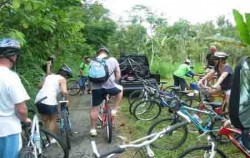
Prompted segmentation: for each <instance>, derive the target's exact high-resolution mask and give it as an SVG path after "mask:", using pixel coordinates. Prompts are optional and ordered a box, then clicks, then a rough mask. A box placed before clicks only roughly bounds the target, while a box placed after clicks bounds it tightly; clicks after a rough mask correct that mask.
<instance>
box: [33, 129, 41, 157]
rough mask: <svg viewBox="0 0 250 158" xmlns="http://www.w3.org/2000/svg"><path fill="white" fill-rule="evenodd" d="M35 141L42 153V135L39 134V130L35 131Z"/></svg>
mask: <svg viewBox="0 0 250 158" xmlns="http://www.w3.org/2000/svg"><path fill="white" fill-rule="evenodd" d="M33 141H34V144H35V146H36V148H37V149H39V153H40V150H41V138H40V135H39V133H38V132H35V133H34V137H33Z"/></svg>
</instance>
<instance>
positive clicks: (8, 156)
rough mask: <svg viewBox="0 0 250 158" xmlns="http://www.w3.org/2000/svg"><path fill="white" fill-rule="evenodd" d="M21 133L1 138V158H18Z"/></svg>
mask: <svg viewBox="0 0 250 158" xmlns="http://www.w3.org/2000/svg"><path fill="white" fill-rule="evenodd" d="M19 143H20V142H19V133H18V134H13V135H9V136H6V137H0V158H18V151H19Z"/></svg>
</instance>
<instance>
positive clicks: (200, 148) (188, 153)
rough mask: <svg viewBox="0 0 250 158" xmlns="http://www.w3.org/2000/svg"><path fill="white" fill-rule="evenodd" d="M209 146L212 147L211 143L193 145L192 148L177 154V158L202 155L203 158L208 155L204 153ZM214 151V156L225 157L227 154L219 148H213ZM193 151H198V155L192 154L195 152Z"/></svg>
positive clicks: (199, 157)
mask: <svg viewBox="0 0 250 158" xmlns="http://www.w3.org/2000/svg"><path fill="white" fill-rule="evenodd" d="M211 148H212V146H211V145H204V146H198V147H193V148H190V149H188V150H186V151H184V152H183V153H182V154H181V155H180V156H179V158H189V157H190V158H201V157H202V156H203V157H204V158H208V157H209V155H207V154H209V153H206V152H208V151H209V150H210V149H211ZM202 151H203V152H202ZM215 151H216V155H215V157H214V158H227V156H226V155H225V154H224V152H223V151H221V150H220V149H218V148H215ZM194 152H198V153H196V154H198V155H194V154H195V153H194ZM204 152H205V153H204ZM205 154H206V155H205Z"/></svg>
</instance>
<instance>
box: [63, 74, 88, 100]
mask: <svg viewBox="0 0 250 158" xmlns="http://www.w3.org/2000/svg"><path fill="white" fill-rule="evenodd" d="M78 78H79V79H70V80H68V81H67V89H68V93H69V95H71V96H74V95H77V94H78V93H79V92H80V91H82V92H84V91H85V90H86V87H88V82H87V78H86V79H85V82H84V83H83V82H82V81H81V80H82V76H80V75H79V76H78Z"/></svg>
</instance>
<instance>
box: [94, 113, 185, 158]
mask: <svg viewBox="0 0 250 158" xmlns="http://www.w3.org/2000/svg"><path fill="white" fill-rule="evenodd" d="M178 113H179V115H181V116H184V118H185V119H188V118H187V117H185V115H183V114H181V112H178ZM189 122H190V121H189V120H186V121H183V122H180V123H178V124H175V125H173V126H169V127H166V128H164V129H163V130H161V131H160V132H156V133H152V134H150V135H148V136H145V137H142V138H139V139H137V140H134V141H132V142H130V143H128V144H123V145H119V146H118V147H117V148H116V149H114V150H113V151H110V152H108V153H105V154H102V155H100V154H99V152H98V150H97V147H96V143H95V141H91V145H92V149H93V152H94V154H95V156H96V157H98V158H101V157H107V158H110V157H112V156H114V155H115V154H120V153H122V152H124V151H126V149H127V148H141V147H145V148H146V151H147V155H148V157H149V158H151V157H154V152H153V151H152V149H151V148H150V144H151V143H152V142H154V141H156V140H157V139H159V138H160V137H162V136H164V135H165V134H166V133H170V132H172V131H174V130H175V129H177V128H179V127H182V126H185V125H187V124H188V123H189Z"/></svg>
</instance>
